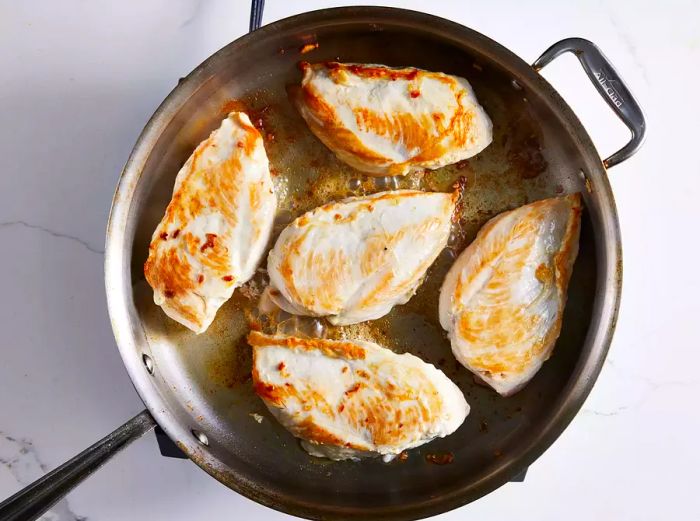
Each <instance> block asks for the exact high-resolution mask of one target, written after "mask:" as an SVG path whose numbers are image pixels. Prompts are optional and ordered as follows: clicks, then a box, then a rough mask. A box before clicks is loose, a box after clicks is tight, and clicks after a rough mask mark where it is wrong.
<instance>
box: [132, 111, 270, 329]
mask: <svg viewBox="0 0 700 521" xmlns="http://www.w3.org/2000/svg"><path fill="white" fill-rule="evenodd" d="M276 205H277V200H276V198H275V194H274V191H273V186H272V178H271V177H270V169H269V167H268V160H267V155H266V154H265V148H264V146H263V141H262V137H261V136H260V133H259V132H258V131H257V129H256V128H255V127H254V126H253V125H252V124H251V122H250V120H249V119H248V116H246V115H245V114H244V113H242V112H232V113H231V114H229V115H228V117H227V118H226V119H224V120H223V122H222V123H221V126H220V127H219V128H218V129H217V130H215V131H214V132H212V133H211V135H210V136H209V138H207V139H206V140H205V141H203V142H202V143H200V144H199V146H198V147H197V149H196V150H195V151H194V153H193V154H192V155H191V156H190V158H189V159H188V160H187V162H186V163H185V164H184V166H183V167H182V169H181V170H180V172H179V173H178V174H177V178H176V180H175V188H174V191H173V197H172V200H171V201H170V204H169V205H168V207H167V209H166V211H165V216H164V217H163V219H162V220H161V222H160V224H159V225H158V227H157V228H156V231H155V232H154V233H153V238H152V240H151V245H150V247H149V254H148V260H147V261H146V265H145V267H144V272H145V275H146V280H147V281H148V283H149V284H150V285H151V287H152V288H153V299H154V301H155V303H156V304H158V305H159V306H161V307H162V308H163V311H165V313H166V314H167V315H168V316H169V317H170V318H172V319H173V320H176V321H178V322H179V323H181V324H183V325H184V326H186V327H188V328H189V329H191V330H192V331H194V332H195V333H202V332H203V331H205V330H206V329H207V328H208V327H209V325H210V324H211V322H212V321H213V320H214V316H215V315H216V312H217V310H218V309H219V307H221V305H222V304H223V303H224V302H226V301H227V300H228V299H229V298H230V297H231V295H232V294H233V291H234V289H235V288H237V287H238V286H240V285H241V284H243V283H244V282H246V281H247V280H248V279H250V278H251V277H252V276H253V273H254V272H255V268H256V266H257V264H258V262H259V261H260V258H261V257H262V255H263V253H264V249H265V246H266V245H267V242H268V240H269V238H270V233H271V230H272V223H273V219H274V215H275V209H276Z"/></svg>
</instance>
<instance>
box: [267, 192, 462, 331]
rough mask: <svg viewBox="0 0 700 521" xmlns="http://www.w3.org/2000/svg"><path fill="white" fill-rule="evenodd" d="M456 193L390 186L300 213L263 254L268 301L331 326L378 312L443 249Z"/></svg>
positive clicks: (401, 298)
mask: <svg viewBox="0 0 700 521" xmlns="http://www.w3.org/2000/svg"><path fill="white" fill-rule="evenodd" d="M458 196H459V195H458V193H457V192H455V193H453V194H447V193H429V192H420V191H416V190H397V191H393V192H381V193H377V194H374V195H370V196H366V197H352V198H350V199H346V200H344V201H340V202H337V203H331V204H327V205H325V206H321V207H319V208H316V209H314V210H312V211H310V212H308V213H306V214H304V215H302V216H301V217H299V218H298V219H296V220H295V221H294V222H292V223H291V224H290V225H289V226H287V228H285V229H284V230H283V231H282V233H281V234H280V236H279V238H278V239H277V243H276V244H275V247H274V248H273V249H272V251H270V255H269V257H268V262H267V269H268V273H269V275H270V290H269V296H270V298H271V299H272V300H273V301H274V302H275V303H276V304H277V305H278V306H279V307H281V308H282V309H284V310H286V311H288V312H289V313H293V314H296V315H309V316H316V317H321V316H326V317H328V320H329V321H330V322H331V323H332V324H335V325H345V324H354V323H357V322H363V321H365V320H373V319H376V318H379V317H381V316H383V315H386V314H387V313H388V312H389V311H390V310H391V308H392V307H394V306H395V305H397V304H404V303H406V302H407V301H408V300H409V299H410V298H411V297H412V296H413V294H414V293H415V291H416V288H417V287H418V285H419V284H420V282H421V280H422V278H423V275H424V274H425V272H426V270H427V269H428V267H429V266H430V265H431V264H432V263H433V261H434V260H435V258H436V257H437V256H438V254H439V253H440V251H441V250H442V249H443V248H444V247H445V245H446V243H447V239H448V237H449V234H450V222H451V217H452V213H453V212H454V209H455V205H456V202H457V198H458Z"/></svg>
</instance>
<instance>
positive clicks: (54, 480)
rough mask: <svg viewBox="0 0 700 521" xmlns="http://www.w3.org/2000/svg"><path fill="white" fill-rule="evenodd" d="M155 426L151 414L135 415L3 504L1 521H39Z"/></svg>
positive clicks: (0, 506)
mask: <svg viewBox="0 0 700 521" xmlns="http://www.w3.org/2000/svg"><path fill="white" fill-rule="evenodd" d="M155 425H156V422H155V420H154V419H153V417H152V416H151V413H149V412H148V411H143V412H141V413H140V414H138V415H137V416H134V417H133V418H132V419H130V420H129V421H128V422H126V423H125V424H124V425H122V426H121V427H119V428H118V429H116V430H115V431H114V432H112V433H111V434H108V435H107V436H105V437H104V438H102V439H101V440H100V441H98V442H97V443H95V444H94V445H92V446H91V447H89V448H87V449H85V450H84V451H83V452H81V453H80V454H78V455H77V456H75V457H74V458H73V459H71V460H69V461H67V462H66V463H64V464H63V465H61V466H60V467H58V468H57V469H55V470H52V471H51V472H49V473H48V474H46V475H45V476H44V477H42V478H39V479H37V480H36V481H35V482H34V483H32V484H31V485H28V486H27V487H25V488H24V489H23V490H20V491H19V492H17V493H16V494H15V495H14V496H12V497H10V498H8V499H6V500H5V501H3V502H2V503H0V521H29V520H32V519H37V518H38V517H39V516H41V515H42V514H43V513H44V512H46V511H47V510H48V509H49V508H51V507H52V506H53V505H54V504H55V503H56V502H57V501H59V500H60V499H61V498H63V496H65V495H66V494H68V493H69V492H70V491H71V490H73V488H75V487H76V486H77V485H78V484H80V483H82V481H83V480H84V479H85V478H87V477H88V476H89V475H90V474H92V473H93V472H95V471H96V470H97V469H99V468H100V467H101V466H102V465H103V464H104V463H106V462H107V460H109V459H110V458H111V457H112V456H114V455H115V454H117V453H118V452H119V451H120V450H122V449H123V448H124V447H126V446H127V445H129V444H130V443H131V442H132V441H134V440H137V439H138V438H140V437H141V436H143V435H144V434H145V433H147V432H148V431H150V430H151V429H152V428H153V427H155Z"/></svg>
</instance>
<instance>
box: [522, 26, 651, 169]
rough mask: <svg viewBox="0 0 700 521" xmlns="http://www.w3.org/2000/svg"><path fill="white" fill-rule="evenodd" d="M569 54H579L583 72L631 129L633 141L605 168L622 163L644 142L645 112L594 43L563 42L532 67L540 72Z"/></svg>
mask: <svg viewBox="0 0 700 521" xmlns="http://www.w3.org/2000/svg"><path fill="white" fill-rule="evenodd" d="M565 52H572V53H574V54H575V55H576V57H577V58H578V60H579V62H581V66H582V67H583V70H584V71H586V74H587V75H588V77H589V78H590V79H591V81H592V82H593V85H595V87H596V89H597V90H598V92H599V93H600V94H601V96H603V99H605V101H606V102H607V103H608V105H610V108H612V109H613V110H614V111H615V114H617V116H618V117H619V118H620V119H621V120H622V122H623V123H624V124H625V125H626V126H627V128H629V129H630V132H631V133H632V138H631V139H630V140H629V142H628V143H627V144H626V145H625V146H624V147H622V148H621V149H620V150H618V151H617V152H615V153H614V154H613V155H611V156H610V157H609V158H607V159H606V160H605V161H603V166H605V168H610V167H613V166H615V165H617V164H619V163H622V162H623V161H625V160H626V159H629V158H630V157H631V156H632V155H634V153H635V152H637V150H639V147H640V146H642V143H643V142H644V135H645V133H646V121H645V119H644V112H642V109H641V107H640V106H639V103H638V102H637V100H636V99H635V98H634V96H633V95H632V92H630V90H629V88H628V87H627V85H625V82H624V81H623V80H622V78H621V77H620V75H619V74H618V72H617V71H616V70H615V67H613V65H612V63H610V61H609V60H608V59H607V58H606V57H605V55H604V54H603V53H602V51H601V50H600V49H599V48H598V47H597V46H596V45H595V44H594V43H593V42H589V41H588V40H585V39H583V38H567V39H565V40H561V41H560V42H557V43H555V44H554V45H552V46H551V47H550V48H549V49H547V50H546V51H544V53H542V56H540V57H539V58H537V60H535V63H533V64H532V67H533V68H534V69H535V70H536V71H538V72H539V71H540V70H542V68H544V66H545V65H547V64H549V63H550V62H551V61H552V60H554V59H555V58H556V57H558V56H560V55H562V54H564V53H565Z"/></svg>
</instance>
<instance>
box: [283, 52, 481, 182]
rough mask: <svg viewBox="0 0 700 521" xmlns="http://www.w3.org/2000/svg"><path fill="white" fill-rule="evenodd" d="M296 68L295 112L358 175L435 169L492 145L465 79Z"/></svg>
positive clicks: (350, 67) (345, 67) (366, 68)
mask: <svg viewBox="0 0 700 521" xmlns="http://www.w3.org/2000/svg"><path fill="white" fill-rule="evenodd" d="M302 69H303V71H304V77H303V79H302V83H301V90H300V91H299V92H298V93H297V96H296V104H297V107H298V109H299V111H300V112H301V115H302V116H303V117H304V119H305V120H306V122H307V123H308V125H309V128H310V129H311V131H312V132H313V133H314V134H315V135H316V136H317V137H318V138H319V139H320V140H321V141H322V142H323V143H324V144H325V145H326V146H327V147H328V148H330V149H331V150H332V151H333V153H334V154H335V155H336V156H337V157H338V159H340V160H341V161H344V162H345V163H347V164H349V165H350V166H352V167H354V168H356V169H358V170H360V171H362V172H366V173H368V174H371V175H378V176H386V175H405V174H407V173H409V172H411V171H414V170H420V169H424V168H428V169H435V168H440V167H442V166H445V165H449V164H451V163H456V162H458V161H461V160H463V159H467V158H469V157H472V156H474V155H476V154H478V153H479V152H481V151H482V150H483V149H484V148H486V147H487V146H488V145H489V143H491V140H492V125H491V120H490V119H489V117H488V115H487V114H486V112H485V111H484V109H483V108H482V107H481V105H479V102H478V101H477V99H476V96H475V95H474V90H473V89H472V88H471V85H469V82H468V81H467V80H465V79H464V78H460V77H457V76H449V75H447V74H442V73H440V72H428V71H424V70H420V69H414V68H408V67H407V68H397V69H394V68H389V67H386V66H383V65H359V64H352V63H336V62H329V63H316V64H313V65H312V64H309V63H302Z"/></svg>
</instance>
